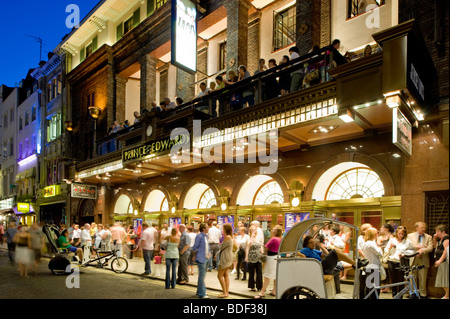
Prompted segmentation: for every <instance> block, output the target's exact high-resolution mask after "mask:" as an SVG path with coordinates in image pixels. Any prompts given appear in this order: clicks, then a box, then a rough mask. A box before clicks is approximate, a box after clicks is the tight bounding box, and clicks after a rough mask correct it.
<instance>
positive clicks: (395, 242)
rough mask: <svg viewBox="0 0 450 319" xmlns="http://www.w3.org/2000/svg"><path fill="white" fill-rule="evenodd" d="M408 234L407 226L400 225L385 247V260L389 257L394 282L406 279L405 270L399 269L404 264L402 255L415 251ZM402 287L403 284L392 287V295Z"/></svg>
mask: <svg viewBox="0 0 450 319" xmlns="http://www.w3.org/2000/svg"><path fill="white" fill-rule="evenodd" d="M406 236H407V232H406V228H405V227H403V226H399V227H398V228H397V231H396V232H395V235H394V237H393V238H391V239H390V240H389V242H388V243H387V245H386V248H385V249H384V255H383V261H385V260H386V259H387V263H388V272H389V276H390V278H391V281H392V283H393V284H394V283H397V282H402V281H404V278H403V272H402V271H401V270H400V269H399V268H400V266H402V256H403V255H405V254H407V252H408V251H409V253H410V254H411V253H413V252H414V247H413V245H412V243H411V241H410V240H409V239H408V238H406ZM402 289H403V287H402V286H396V287H392V297H394V296H395V295H396V294H397V293H398V292H399V291H400V290H402Z"/></svg>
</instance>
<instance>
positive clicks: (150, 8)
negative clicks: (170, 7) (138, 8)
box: [147, 0, 168, 17]
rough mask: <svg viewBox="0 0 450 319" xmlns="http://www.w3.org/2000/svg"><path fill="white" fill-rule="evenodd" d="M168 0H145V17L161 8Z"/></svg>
mask: <svg viewBox="0 0 450 319" xmlns="http://www.w3.org/2000/svg"><path fill="white" fill-rule="evenodd" d="M167 1H168V0H148V1H147V17H148V16H149V15H151V14H152V13H153V12H155V10H156V9H159V8H161V7H162V6H163V5H164V4H165V3H166V2H167Z"/></svg>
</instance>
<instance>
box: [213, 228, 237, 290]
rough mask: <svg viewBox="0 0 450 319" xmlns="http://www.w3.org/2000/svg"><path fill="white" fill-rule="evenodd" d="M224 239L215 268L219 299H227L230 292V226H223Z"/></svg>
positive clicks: (231, 253) (231, 260) (231, 256)
mask: <svg viewBox="0 0 450 319" xmlns="http://www.w3.org/2000/svg"><path fill="white" fill-rule="evenodd" d="M223 235H224V239H223V241H222V243H221V244H220V248H219V249H220V250H219V251H220V259H219V265H218V267H217V270H218V273H217V278H218V279H219V282H220V286H221V287H222V293H221V294H219V295H218V297H219V298H226V297H228V294H229V291H230V276H229V275H228V271H229V270H230V268H232V267H233V228H232V227H231V225H230V224H225V225H223Z"/></svg>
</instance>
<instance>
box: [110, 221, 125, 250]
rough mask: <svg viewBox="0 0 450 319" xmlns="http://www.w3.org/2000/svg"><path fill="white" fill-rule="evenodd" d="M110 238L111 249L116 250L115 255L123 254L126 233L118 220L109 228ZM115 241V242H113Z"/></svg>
mask: <svg viewBox="0 0 450 319" xmlns="http://www.w3.org/2000/svg"><path fill="white" fill-rule="evenodd" d="M110 231H111V239H112V242H113V249H115V250H116V252H117V256H118V257H122V255H123V241H124V240H125V238H127V233H126V231H125V229H123V227H122V225H120V224H119V222H116V223H114V226H113V227H111V228H110ZM114 242H115V243H114Z"/></svg>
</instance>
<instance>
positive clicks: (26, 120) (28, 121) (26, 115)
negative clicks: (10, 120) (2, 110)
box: [25, 111, 30, 127]
mask: <svg viewBox="0 0 450 319" xmlns="http://www.w3.org/2000/svg"><path fill="white" fill-rule="evenodd" d="M29 123H30V112H29V111H26V112H25V127H27V126H28V124H29Z"/></svg>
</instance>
